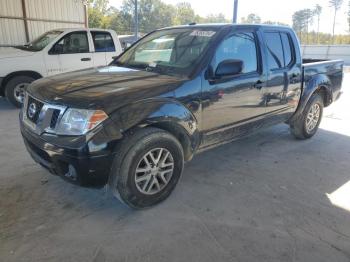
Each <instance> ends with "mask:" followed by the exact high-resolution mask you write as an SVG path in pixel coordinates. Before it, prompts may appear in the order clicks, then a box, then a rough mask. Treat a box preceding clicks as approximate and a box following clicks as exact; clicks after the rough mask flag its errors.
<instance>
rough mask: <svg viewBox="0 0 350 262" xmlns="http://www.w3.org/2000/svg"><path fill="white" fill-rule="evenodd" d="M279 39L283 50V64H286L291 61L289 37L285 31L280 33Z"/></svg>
mask: <svg viewBox="0 0 350 262" xmlns="http://www.w3.org/2000/svg"><path fill="white" fill-rule="evenodd" d="M281 39H282V44H283V51H284V66H288V65H290V64H291V63H292V60H293V57H292V47H291V45H290V40H289V37H288V35H287V34H286V33H281Z"/></svg>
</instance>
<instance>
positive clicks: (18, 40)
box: [0, 0, 85, 46]
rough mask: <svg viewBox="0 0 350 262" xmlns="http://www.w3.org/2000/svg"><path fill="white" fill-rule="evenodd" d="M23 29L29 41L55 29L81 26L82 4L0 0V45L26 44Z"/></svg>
mask: <svg viewBox="0 0 350 262" xmlns="http://www.w3.org/2000/svg"><path fill="white" fill-rule="evenodd" d="M23 3H24V9H23ZM25 16H26V19H24V17H25ZM26 26H27V30H28V38H29V40H33V39H34V38H36V37H38V36H39V35H41V34H42V33H44V32H46V31H48V30H51V29H55V28H71V27H84V26H85V7H84V4H83V1H81V0H0V46H6V45H21V44H24V43H26V42H27V41H26V38H27V36H26Z"/></svg>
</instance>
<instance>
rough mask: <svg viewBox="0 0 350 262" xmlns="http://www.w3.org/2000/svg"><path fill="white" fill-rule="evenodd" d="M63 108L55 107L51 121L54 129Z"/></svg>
mask: <svg viewBox="0 0 350 262" xmlns="http://www.w3.org/2000/svg"><path fill="white" fill-rule="evenodd" d="M60 113H61V110H59V109H54V110H53V112H52V117H51V121H50V128H51V129H54V128H55V127H56V124H57V122H58V117H59V116H60Z"/></svg>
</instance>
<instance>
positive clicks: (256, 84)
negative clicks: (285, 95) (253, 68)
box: [253, 80, 264, 90]
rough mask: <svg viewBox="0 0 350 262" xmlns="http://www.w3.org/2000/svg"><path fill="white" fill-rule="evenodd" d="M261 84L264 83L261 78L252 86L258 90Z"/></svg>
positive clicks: (261, 86)
mask: <svg viewBox="0 0 350 262" xmlns="http://www.w3.org/2000/svg"><path fill="white" fill-rule="evenodd" d="M263 85H264V82H263V81H261V80H258V81H257V82H256V83H255V84H254V85H253V87H254V88H256V89H259V90H260V89H261V88H263Z"/></svg>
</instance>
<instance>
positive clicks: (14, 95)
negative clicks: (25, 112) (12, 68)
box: [5, 76, 35, 108]
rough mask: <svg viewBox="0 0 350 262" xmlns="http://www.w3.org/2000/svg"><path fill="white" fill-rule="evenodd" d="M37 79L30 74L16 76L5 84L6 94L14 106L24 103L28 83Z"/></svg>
mask: <svg viewBox="0 0 350 262" xmlns="http://www.w3.org/2000/svg"><path fill="white" fill-rule="evenodd" d="M34 80H35V79H34V78H33V77H30V76H15V77H13V78H11V79H10V80H9V81H8V82H7V84H6V86H5V96H6V98H7V100H8V101H9V102H10V103H11V104H13V105H14V106H16V107H18V108H20V107H21V106H22V104H23V99H24V93H25V90H26V89H27V87H28V85H29V84H30V83H31V82H33V81H34Z"/></svg>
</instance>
